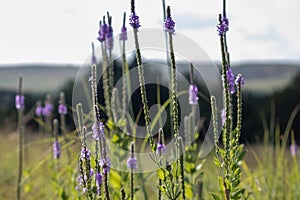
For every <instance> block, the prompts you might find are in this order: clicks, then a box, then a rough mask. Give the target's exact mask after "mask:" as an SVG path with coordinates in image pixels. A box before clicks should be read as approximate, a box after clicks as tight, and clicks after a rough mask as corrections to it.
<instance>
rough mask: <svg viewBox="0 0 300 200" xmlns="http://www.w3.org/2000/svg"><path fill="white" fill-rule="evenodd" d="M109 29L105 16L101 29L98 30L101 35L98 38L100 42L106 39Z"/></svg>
mask: <svg viewBox="0 0 300 200" xmlns="http://www.w3.org/2000/svg"><path fill="white" fill-rule="evenodd" d="M107 31H108V26H107V24H106V23H105V18H103V24H101V22H100V30H99V32H98V34H99V36H98V38H97V39H98V40H99V42H103V41H105V39H106V34H107Z"/></svg>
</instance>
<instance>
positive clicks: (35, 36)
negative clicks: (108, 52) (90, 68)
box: [0, 0, 300, 64]
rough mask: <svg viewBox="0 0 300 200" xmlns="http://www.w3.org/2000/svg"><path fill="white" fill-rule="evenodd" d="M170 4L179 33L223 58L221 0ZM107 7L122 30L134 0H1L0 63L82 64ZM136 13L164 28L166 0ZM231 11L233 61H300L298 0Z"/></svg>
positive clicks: (140, 0) (240, 4) (254, 0)
mask: <svg viewBox="0 0 300 200" xmlns="http://www.w3.org/2000/svg"><path fill="white" fill-rule="evenodd" d="M166 4H167V5H170V6H171V8H172V15H173V19H174V20H175V22H176V27H175V29H176V32H177V33H180V34H183V35H185V36H187V37H188V38H190V39H192V40H193V41H195V42H196V43H197V44H198V45H200V46H201V47H202V48H203V49H204V50H205V51H206V52H207V54H208V56H209V57H210V58H211V59H212V60H219V58H220V51H219V49H220V47H219V38H218V36H217V32H216V24H217V18H218V13H220V12H221V10H222V0H184V1H183V0H177V1H174V0H173V1H171V0H166ZM106 11H110V13H111V15H112V17H113V28H114V34H118V32H119V30H120V28H121V25H122V17H123V12H124V11H126V12H127V13H129V11H130V0H85V1H84V0H51V1H50V0H9V1H1V3H0V30H1V31H0V64H3V63H24V62H31V63H32V62H37V63H39V62H44V63H79V64H80V63H82V62H84V60H85V59H86V58H87V57H88V55H89V54H90V53H91V42H95V44H96V45H98V44H99V43H98V41H97V39H96V38H97V32H98V29H99V20H100V19H101V18H102V16H103V15H104V14H106ZM136 12H137V14H138V15H139V16H140V21H141V25H142V27H141V28H162V3H161V0H136ZM227 15H228V18H229V20H230V30H229V32H228V34H227V35H228V43H229V48H230V54H231V60H232V61H245V60H253V59H255V60H281V59H284V60H293V61H297V62H298V61H299V62H300V39H299V36H300V28H299V25H298V23H299V22H298V20H299V19H300V1H299V0H285V1H283V0H263V1H261V0H251V1H250V0H236V1H228V2H227ZM127 22H128V21H127ZM175 37H176V35H175Z"/></svg>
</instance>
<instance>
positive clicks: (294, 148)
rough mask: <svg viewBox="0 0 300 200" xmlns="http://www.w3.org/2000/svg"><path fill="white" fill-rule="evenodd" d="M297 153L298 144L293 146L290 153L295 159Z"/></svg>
mask: <svg viewBox="0 0 300 200" xmlns="http://www.w3.org/2000/svg"><path fill="white" fill-rule="evenodd" d="M297 151H298V145H297V144H291V146H290V152H291V155H292V156H293V157H294V156H296V155H297Z"/></svg>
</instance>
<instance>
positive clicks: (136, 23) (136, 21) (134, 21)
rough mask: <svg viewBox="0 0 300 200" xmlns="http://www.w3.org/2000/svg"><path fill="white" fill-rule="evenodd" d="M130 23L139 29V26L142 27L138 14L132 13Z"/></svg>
mask: <svg viewBox="0 0 300 200" xmlns="http://www.w3.org/2000/svg"><path fill="white" fill-rule="evenodd" d="M129 24H130V26H132V28H134V29H138V28H139V27H141V25H140V21H139V16H137V15H136V14H135V13H131V15H130V19H129Z"/></svg>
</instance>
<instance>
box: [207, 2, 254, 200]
mask: <svg viewBox="0 0 300 200" xmlns="http://www.w3.org/2000/svg"><path fill="white" fill-rule="evenodd" d="M223 3H224V5H223V7H224V9H223V14H222V15H221V14H220V15H219V24H218V25H217V31H218V35H219V37H220V43H221V54H222V81H223V95H224V111H222V113H221V115H222V134H223V137H222V139H223V140H222V142H223V145H224V149H221V147H220V145H219V137H218V135H219V134H218V128H217V127H218V120H217V119H218V112H217V107H216V98H215V97H214V96H212V97H211V105H212V117H213V126H214V135H215V138H214V140H215V151H216V157H215V164H216V166H218V167H219V169H220V172H221V175H220V176H219V185H220V186H219V187H220V191H221V193H222V197H219V196H218V195H217V194H215V193H212V196H213V198H214V199H226V200H229V199H247V198H248V197H249V194H248V193H247V192H246V190H245V189H244V188H241V187H240V182H241V167H240V164H241V162H242V160H243V156H244V155H245V151H244V150H243V145H241V144H239V138H240V134H241V126H242V92H241V90H242V85H243V84H244V78H243V77H242V75H240V74H239V75H238V76H237V78H236V80H234V75H233V72H232V70H231V68H230V60H229V52H228V49H227V40H226V33H227V31H228V30H229V27H228V25H229V20H228V18H227V17H226V10H225V3H226V1H224V2H223ZM235 87H236V95H237V109H236V110H237V114H236V116H237V119H236V121H237V122H236V125H234V124H233V123H234V120H233V113H232V110H233V108H232V107H233V102H232V99H233V98H232V96H231V95H232V94H234V93H235Z"/></svg>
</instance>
